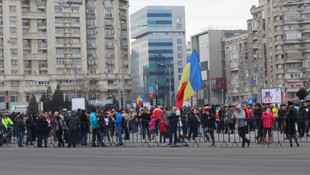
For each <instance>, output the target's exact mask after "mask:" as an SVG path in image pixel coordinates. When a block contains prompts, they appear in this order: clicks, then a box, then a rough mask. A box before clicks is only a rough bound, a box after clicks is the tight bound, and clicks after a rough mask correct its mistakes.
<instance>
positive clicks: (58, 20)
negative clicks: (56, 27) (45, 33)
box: [55, 18, 64, 23]
mask: <svg viewBox="0 0 310 175" xmlns="http://www.w3.org/2000/svg"><path fill="white" fill-rule="evenodd" d="M63 21H64V20H63V18H55V22H56V23H63Z"/></svg>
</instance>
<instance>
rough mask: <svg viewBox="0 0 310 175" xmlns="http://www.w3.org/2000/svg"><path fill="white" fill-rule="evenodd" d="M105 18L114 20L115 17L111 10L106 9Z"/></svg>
mask: <svg viewBox="0 0 310 175" xmlns="http://www.w3.org/2000/svg"><path fill="white" fill-rule="evenodd" d="M104 17H106V18H112V17H113V13H112V10H111V9H105V10H104Z"/></svg>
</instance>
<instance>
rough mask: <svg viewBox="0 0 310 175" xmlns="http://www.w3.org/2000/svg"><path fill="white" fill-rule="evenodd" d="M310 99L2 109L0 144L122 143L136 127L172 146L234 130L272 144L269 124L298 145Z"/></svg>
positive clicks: (306, 127)
mask: <svg viewBox="0 0 310 175" xmlns="http://www.w3.org/2000/svg"><path fill="white" fill-rule="evenodd" d="M309 104H310V103H308V102H306V103H300V104H294V103H292V102H289V103H288V104H287V105H286V104H283V105H277V104H275V105H273V104H259V103H257V104H255V105H244V106H241V105H238V106H224V105H205V106H204V107H198V106H196V107H183V109H181V110H178V109H176V108H175V107H173V108H164V107H159V106H155V107H153V108H141V109H133V108H132V109H129V110H117V109H112V110H110V111H100V112H99V111H98V110H96V109H94V110H92V112H87V111H85V110H80V109H78V110H76V111H67V110H66V109H63V110H61V111H56V112H53V113H52V112H47V113H44V114H43V113H40V114H31V113H28V114H22V113H11V114H9V113H5V114H3V115H2V114H1V115H0V146H3V144H12V143H13V142H12V140H13V139H14V138H16V139H17V142H16V143H17V146H18V147H24V146H30V145H34V143H36V145H35V146H36V147H39V148H41V147H49V146H50V143H49V140H48V138H51V139H50V140H53V141H56V142H57V144H56V145H55V146H58V147H65V146H66V147H69V148H70V147H76V146H77V145H80V146H87V145H90V146H91V147H99V146H100V147H106V146H111V145H112V142H113V138H116V139H114V140H115V141H116V143H117V146H122V145H123V144H124V142H123V140H129V138H130V135H131V134H133V133H137V135H139V136H140V137H141V139H142V140H143V141H145V142H146V143H148V142H151V141H152V140H154V139H155V138H156V137H157V136H159V143H166V140H168V145H169V146H173V145H177V144H178V143H186V142H187V141H188V140H196V139H197V137H199V136H200V137H204V138H205V139H206V140H207V141H210V142H211V145H210V147H215V146H216V145H215V143H216V142H215V137H214V135H215V133H222V134H223V135H224V134H229V135H230V134H235V133H234V132H236V131H238V135H239V137H240V138H241V139H242V147H246V146H247V147H249V146H250V144H251V141H250V140H249V139H248V138H247V134H248V133H249V132H251V131H257V133H256V134H257V135H256V137H255V139H256V140H257V143H259V144H272V133H271V132H272V131H273V130H274V131H278V132H280V133H281V134H284V135H285V137H286V138H287V139H288V140H289V142H290V146H291V147H292V146H293V144H292V140H294V141H295V143H296V145H297V146H299V143H298V139H297V131H298V134H299V135H298V136H299V137H301V138H302V137H305V136H306V137H308V136H309V116H310V110H309V109H310V105H309ZM267 134H268V137H267ZM89 136H91V141H89V140H90V138H88V137H89Z"/></svg>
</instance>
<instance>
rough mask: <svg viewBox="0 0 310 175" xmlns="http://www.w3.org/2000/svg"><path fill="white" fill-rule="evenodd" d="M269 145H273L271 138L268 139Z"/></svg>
mask: <svg viewBox="0 0 310 175" xmlns="http://www.w3.org/2000/svg"><path fill="white" fill-rule="evenodd" d="M268 144H269V145H271V137H268Z"/></svg>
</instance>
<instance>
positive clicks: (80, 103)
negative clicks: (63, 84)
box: [72, 98, 86, 111]
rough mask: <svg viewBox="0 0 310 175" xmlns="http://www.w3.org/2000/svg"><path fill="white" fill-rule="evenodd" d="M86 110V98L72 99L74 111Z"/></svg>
mask: <svg viewBox="0 0 310 175" xmlns="http://www.w3.org/2000/svg"><path fill="white" fill-rule="evenodd" d="M79 108H80V109H82V110H86V109H85V98H72V111H73V110H77V109H79Z"/></svg>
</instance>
